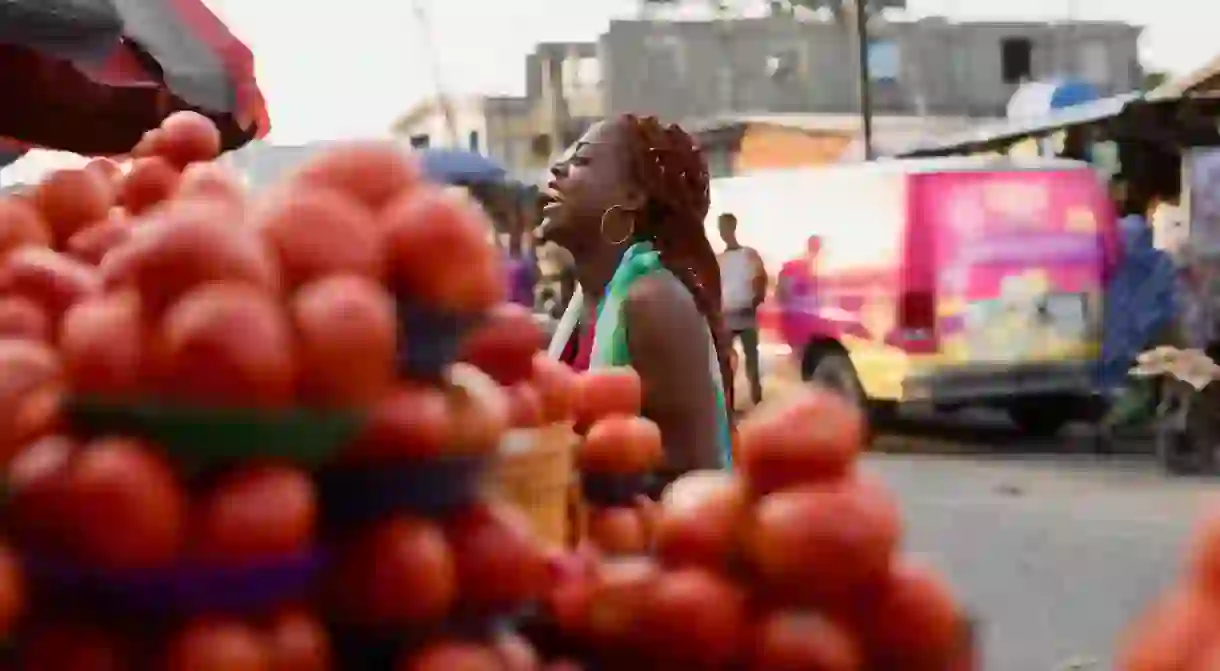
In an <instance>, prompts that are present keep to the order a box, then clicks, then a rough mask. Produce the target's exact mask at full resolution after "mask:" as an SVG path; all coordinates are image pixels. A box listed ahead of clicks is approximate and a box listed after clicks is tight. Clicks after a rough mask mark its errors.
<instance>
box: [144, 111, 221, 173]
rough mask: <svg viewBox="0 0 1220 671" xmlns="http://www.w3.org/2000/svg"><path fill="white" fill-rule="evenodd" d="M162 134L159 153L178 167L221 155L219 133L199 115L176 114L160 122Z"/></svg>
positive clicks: (191, 113)
mask: <svg viewBox="0 0 1220 671" xmlns="http://www.w3.org/2000/svg"><path fill="white" fill-rule="evenodd" d="M161 132H162V133H163V136H162V137H161V138H160V141H159V142H158V143H157V147H156V149H157V153H158V154H159V155H160V156H161V157H163V158H165V159H166V160H168V161H169V162H170V163H172V164H174V165H176V166H178V167H183V166H186V165H188V164H190V163H196V162H202V161H211V160H213V159H215V158H216V157H217V156H220V131H219V130H217V128H216V124H214V123H212V121H211V119H208V118H207V117H205V116H203V115H202V114H199V113H198V112H191V111H189V110H188V111H181V112H174V113H173V114H171V115H169V116H168V117H166V118H165V120H164V121H162V122H161Z"/></svg>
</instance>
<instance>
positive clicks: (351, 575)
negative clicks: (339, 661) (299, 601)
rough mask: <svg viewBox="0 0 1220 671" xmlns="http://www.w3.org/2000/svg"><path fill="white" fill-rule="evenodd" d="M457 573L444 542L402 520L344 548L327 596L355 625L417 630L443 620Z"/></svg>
mask: <svg viewBox="0 0 1220 671" xmlns="http://www.w3.org/2000/svg"><path fill="white" fill-rule="evenodd" d="M456 575H457V574H456V567H455V564H454V557H453V553H452V551H451V550H450V547H449V544H448V543H447V542H446V541H445V536H444V534H443V533H441V531H440V529H439V528H438V527H437V526H436V525H434V524H433V523H431V522H428V521H426V520H422V519H415V518H411V517H406V516H399V517H395V518H393V519H389V520H386V521H384V522H380V523H378V524H377V525H376V526H375V527H373V528H372V529H370V530H367V531H362V532H359V534H358V535H357V537H356V538H355V539H354V540H353V541H352V542H350V543H348V544H347V545H346V547H345V548H344V550H343V552H342V555H341V557H340V561H339V563H338V565H337V566H336V570H335V574H334V580H333V581H332V583H331V585H330V590H329V592H328V594H329V595H330V599H331V602H332V603H333V604H334V605H335V606H336V610H337V611H338V612H339V613H340V614H341V615H342V616H343V617H344V618H345V619H348V620H351V621H354V622H359V623H364V624H370V625H379V626H390V627H398V626H419V625H426V624H432V623H435V622H439V621H440V620H442V619H443V618H444V617H445V616H446V615H447V614H448V613H449V610H450V608H451V607H452V606H453V604H454V601H455V600H456V598H457V580H456Z"/></svg>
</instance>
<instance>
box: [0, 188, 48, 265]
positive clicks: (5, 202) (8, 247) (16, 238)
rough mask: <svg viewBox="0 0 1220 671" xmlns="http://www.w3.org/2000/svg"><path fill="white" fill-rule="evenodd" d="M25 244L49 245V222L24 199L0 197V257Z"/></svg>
mask: <svg viewBox="0 0 1220 671" xmlns="http://www.w3.org/2000/svg"><path fill="white" fill-rule="evenodd" d="M26 245H33V246H35V247H50V246H51V226H50V224H48V223H47V222H46V220H45V219H43V218H42V214H41V213H40V212H39V211H38V209H37V208H35V207H34V206H33V205H32V204H30V203H29V202H27V201H26V200H23V199H20V198H13V197H7V198H0V258H3V256H4V255H5V254H7V253H9V252H10V251H12V250H14V249H17V248H19V247H24V246H26Z"/></svg>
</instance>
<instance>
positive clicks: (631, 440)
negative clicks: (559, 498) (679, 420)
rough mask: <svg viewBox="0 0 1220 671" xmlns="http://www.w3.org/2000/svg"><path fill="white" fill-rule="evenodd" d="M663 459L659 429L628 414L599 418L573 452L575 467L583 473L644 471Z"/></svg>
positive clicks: (642, 419)
mask: <svg viewBox="0 0 1220 671" xmlns="http://www.w3.org/2000/svg"><path fill="white" fill-rule="evenodd" d="M663 460H664V452H663V449H662V445H661V429H660V428H659V427H657V425H656V424H655V423H653V422H652V421H650V420H647V419H644V418H643V417H634V416H629V415H612V416H608V417H603V418H602V419H600V420H598V421H597V423H596V424H594V425H593V426H592V427H590V428H589V431H588V432H587V433H586V434H585V439H584V441H582V442H581V444H580V447H579V449H578V451H577V453H576V462H577V467H578V468H579V469H580V470H581V471H584V472H586V473H620V474H632V473H645V472H647V471H649V470H651V469H653V468H655V467H656V466H658V465H660V464H661V462H662V461H663Z"/></svg>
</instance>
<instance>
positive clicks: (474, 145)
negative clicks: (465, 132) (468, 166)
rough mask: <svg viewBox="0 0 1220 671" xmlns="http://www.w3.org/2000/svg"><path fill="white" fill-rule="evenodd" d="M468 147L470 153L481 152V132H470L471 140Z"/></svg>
mask: <svg viewBox="0 0 1220 671" xmlns="http://www.w3.org/2000/svg"><path fill="white" fill-rule="evenodd" d="M467 146H468V147H469V148H470V151H473V152H478V151H479V131H477V130H472V131H470V138H469V141H468V143H467Z"/></svg>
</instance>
